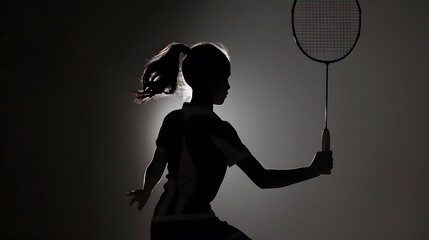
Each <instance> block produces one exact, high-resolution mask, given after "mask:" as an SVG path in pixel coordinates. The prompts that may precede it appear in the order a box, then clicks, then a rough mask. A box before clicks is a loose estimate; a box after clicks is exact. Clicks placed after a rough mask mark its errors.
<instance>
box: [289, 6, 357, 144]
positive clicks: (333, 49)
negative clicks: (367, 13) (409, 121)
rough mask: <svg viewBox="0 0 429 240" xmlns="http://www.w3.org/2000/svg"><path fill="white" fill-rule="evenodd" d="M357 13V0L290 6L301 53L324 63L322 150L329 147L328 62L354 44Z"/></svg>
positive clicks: (339, 57) (334, 59)
mask: <svg viewBox="0 0 429 240" xmlns="http://www.w3.org/2000/svg"><path fill="white" fill-rule="evenodd" d="M361 14H362V12H361V9H360V6H359V3H358V1H357V0H295V1H294V3H293V6H292V30H293V37H294V39H295V42H296V44H297V45H298V47H299V49H300V50H301V51H302V52H303V53H304V55H305V56H307V57H309V58H310V59H312V60H314V61H316V62H319V63H323V64H325V65H326V78H325V128H324V129H323V133H322V151H329V150H330V142H331V141H330V139H331V138H330V133H329V130H328V87H329V81H328V80H329V75H328V73H329V64H331V63H334V62H338V61H340V60H342V59H344V58H345V57H347V55H349V54H350V52H351V51H352V50H353V48H354V47H355V46H356V43H357V41H358V39H359V36H360V29H361Z"/></svg>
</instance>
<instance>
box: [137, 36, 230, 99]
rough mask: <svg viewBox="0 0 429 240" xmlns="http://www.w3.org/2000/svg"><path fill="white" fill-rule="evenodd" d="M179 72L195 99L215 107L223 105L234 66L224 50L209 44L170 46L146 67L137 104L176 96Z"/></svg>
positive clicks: (221, 47)
mask: <svg viewBox="0 0 429 240" xmlns="http://www.w3.org/2000/svg"><path fill="white" fill-rule="evenodd" d="M180 71H182V74H183V77H184V80H185V82H186V83H187V84H188V85H189V86H190V87H191V88H192V90H193V95H194V96H195V95H199V96H203V95H204V96H206V97H207V98H210V99H212V103H214V104H222V103H223V100H224V99H225V97H226V94H227V90H228V89H229V84H228V77H229V75H230V73H231V66H230V62H229V59H228V54H227V53H226V51H225V48H223V46H219V45H216V44H214V43H210V42H203V43H198V44H195V45H193V46H192V47H188V46H186V45H185V44H181V43H171V44H169V45H168V46H167V47H166V48H164V49H163V50H162V51H161V52H159V53H158V54H157V55H155V56H154V57H153V58H152V59H150V60H149V61H148V63H147V64H146V66H145V70H144V72H143V76H142V77H141V79H140V83H141V89H139V91H137V95H136V101H137V102H141V101H146V100H150V99H151V98H152V97H154V96H155V95H157V94H173V93H174V92H175V91H176V88H177V80H178V74H179V72H180Z"/></svg>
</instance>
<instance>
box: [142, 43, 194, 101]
mask: <svg viewBox="0 0 429 240" xmlns="http://www.w3.org/2000/svg"><path fill="white" fill-rule="evenodd" d="M189 50H190V48H189V47H188V46H187V45H185V44H182V43H170V44H169V45H168V46H167V47H165V48H164V49H163V50H161V51H160V52H159V53H158V54H157V55H155V56H154V57H152V58H151V59H150V60H149V61H148V62H147V63H146V65H145V68H144V71H143V75H142V76H141V78H140V84H139V85H140V86H139V89H138V90H137V91H135V93H136V96H135V102H136V103H141V102H143V101H148V100H150V99H151V98H152V97H154V96H155V95H158V94H173V93H174V92H175V91H176V88H177V78H178V74H179V71H180V60H181V55H182V54H187V53H188V52H189Z"/></svg>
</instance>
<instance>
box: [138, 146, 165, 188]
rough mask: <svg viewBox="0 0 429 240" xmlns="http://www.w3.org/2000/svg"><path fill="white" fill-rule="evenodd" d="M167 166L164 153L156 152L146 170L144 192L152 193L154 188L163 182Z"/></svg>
mask: <svg viewBox="0 0 429 240" xmlns="http://www.w3.org/2000/svg"><path fill="white" fill-rule="evenodd" d="M166 165H167V162H166V159H165V156H164V153H162V152H159V151H158V150H157V151H155V154H154V156H153V159H152V161H151V163H150V164H149V166H148V167H147V168H146V171H145V174H144V180H143V190H145V191H148V192H152V190H153V188H154V187H155V186H156V184H158V182H159V181H160V180H161V177H162V175H163V174H164V170H165V167H166Z"/></svg>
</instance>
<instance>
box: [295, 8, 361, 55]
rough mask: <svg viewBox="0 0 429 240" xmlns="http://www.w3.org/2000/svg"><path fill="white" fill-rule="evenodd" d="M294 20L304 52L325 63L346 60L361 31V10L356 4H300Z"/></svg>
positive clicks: (297, 36)
mask: <svg viewBox="0 0 429 240" xmlns="http://www.w3.org/2000/svg"><path fill="white" fill-rule="evenodd" d="M293 20H294V31H295V38H296V40H297V42H298V43H299V45H300V46H301V48H302V50H303V51H304V52H305V53H306V54H307V55H309V56H310V57H312V58H314V59H316V60H318V61H322V62H332V61H336V60H338V59H341V58H343V57H345V56H346V55H347V54H348V53H349V52H350V51H351V49H352V48H353V46H354V44H355V42H356V40H357V36H358V34H359V31H360V11H359V7H358V5H357V3H356V1H345V0H301V1H297V2H296V3H295V6H294V15H293Z"/></svg>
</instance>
